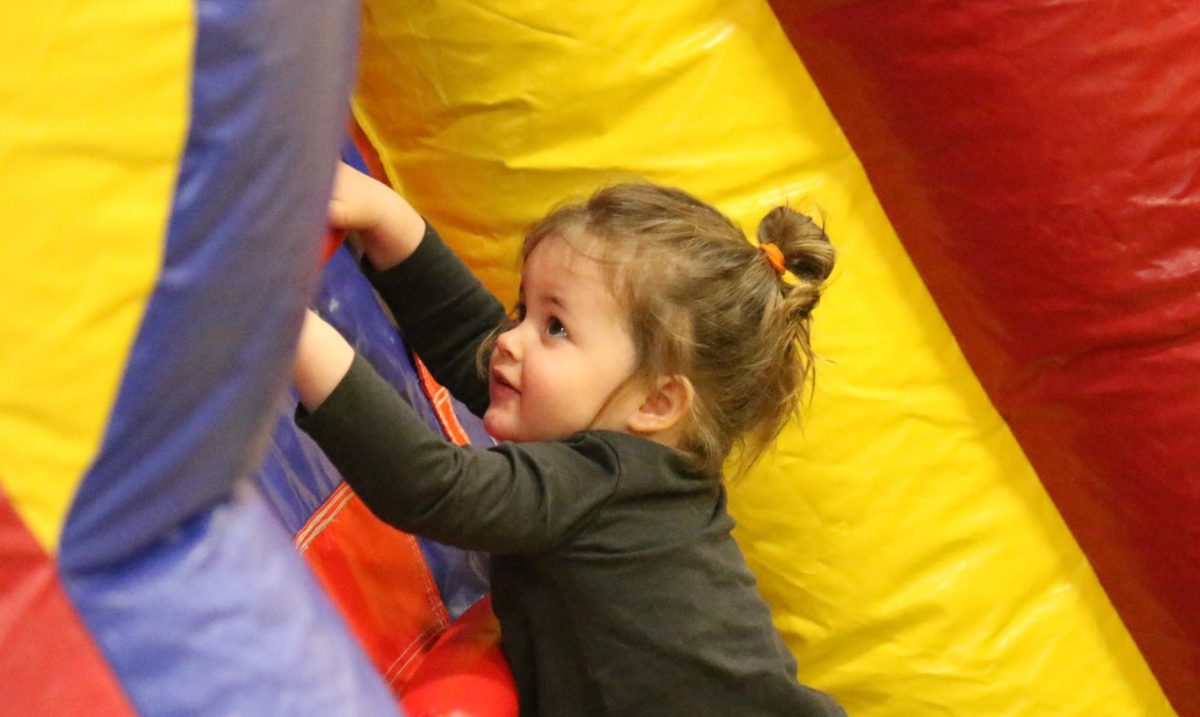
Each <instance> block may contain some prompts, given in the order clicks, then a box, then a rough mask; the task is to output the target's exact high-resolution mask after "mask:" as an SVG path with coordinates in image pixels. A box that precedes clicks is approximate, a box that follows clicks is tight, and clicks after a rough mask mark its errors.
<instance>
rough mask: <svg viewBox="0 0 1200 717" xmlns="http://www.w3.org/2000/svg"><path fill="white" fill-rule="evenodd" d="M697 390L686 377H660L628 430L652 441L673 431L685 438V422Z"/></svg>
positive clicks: (631, 420) (631, 421)
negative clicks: (655, 437) (683, 435)
mask: <svg viewBox="0 0 1200 717" xmlns="http://www.w3.org/2000/svg"><path fill="white" fill-rule="evenodd" d="M695 394H696V392H695V389H693V388H692V382H691V381H689V380H688V379H687V377H686V376H660V377H658V379H657V380H656V381H655V382H654V386H653V387H651V389H650V391H649V392H648V393H647V394H646V397H645V399H644V400H643V401H642V405H641V406H639V407H638V409H637V410H636V411H634V412H633V414H632V415H631V416H630V417H629V424H628V425H629V430H630V431H632V432H633V433H636V434H639V435H643V436H647V437H652V436H656V435H660V434H666V433H669V432H672V431H676V429H678V430H677V431H676V432H678V433H680V434H682V431H683V428H684V419H685V418H686V417H687V416H688V414H689V413H690V412H691V410H692V401H693V400H695Z"/></svg>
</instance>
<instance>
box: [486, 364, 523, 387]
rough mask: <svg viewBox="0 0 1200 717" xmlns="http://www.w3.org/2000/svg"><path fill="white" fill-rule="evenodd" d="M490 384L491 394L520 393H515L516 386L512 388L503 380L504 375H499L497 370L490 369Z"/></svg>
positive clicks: (508, 382)
mask: <svg viewBox="0 0 1200 717" xmlns="http://www.w3.org/2000/svg"><path fill="white" fill-rule="evenodd" d="M491 384H492V386H491V387H492V391H493V392H496V391H499V392H500V393H508V392H511V393H520V392H519V391H517V388H516V386H513V385H512V383H511V382H510V381H509V380H508V379H506V378H504V375H503V374H501V373H500V371H499V370H498V369H492V381H491Z"/></svg>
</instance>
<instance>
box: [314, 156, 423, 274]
mask: <svg viewBox="0 0 1200 717" xmlns="http://www.w3.org/2000/svg"><path fill="white" fill-rule="evenodd" d="M328 222H329V226H331V227H333V228H334V229H341V230H343V231H352V232H357V233H358V234H359V236H361V237H362V239H363V250H364V251H365V252H366V254H367V258H368V259H369V260H370V262H371V265H372V266H374V267H375V268H376V269H379V270H383V269H390V268H391V267H393V266H395V265H396V264H399V263H400V262H402V261H404V260H405V259H407V258H408V257H409V256H410V255H411V254H412V253H413V252H414V251H415V250H416V248H417V245H419V244H420V243H421V238H422V237H424V236H425V220H424V219H422V218H421V215H420V214H418V213H417V212H416V210H415V209H413V208H412V207H411V206H410V205H409V203H408V202H406V201H404V199H403V198H402V197H401V196H400V195H399V194H396V193H395V192H393V191H392V189H391V188H390V187H388V186H387V185H386V184H384V183H382V182H380V181H377V180H376V179H374V178H372V177H369V176H367V175H366V174H363V173H362V172H360V171H358V170H357V169H354V168H353V167H351V166H350V165H348V164H345V163H344V162H339V163H338V167H337V174H336V175H335V176H334V181H333V195H332V196H331V197H330V199H329V211H328Z"/></svg>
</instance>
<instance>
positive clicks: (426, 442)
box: [297, 356, 620, 554]
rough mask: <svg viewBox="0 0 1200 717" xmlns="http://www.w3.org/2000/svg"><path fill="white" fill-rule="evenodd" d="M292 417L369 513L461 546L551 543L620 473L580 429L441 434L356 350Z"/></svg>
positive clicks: (543, 546) (605, 450)
mask: <svg viewBox="0 0 1200 717" xmlns="http://www.w3.org/2000/svg"><path fill="white" fill-rule="evenodd" d="M297 423H298V424H299V425H300V427H301V428H303V429H304V430H305V431H306V432H307V433H308V434H309V435H311V436H312V437H313V438H314V439H315V440H316V442H317V443H318V444H319V445H320V446H321V448H322V449H323V450H324V451H325V454H326V455H327V456H329V459H330V460H331V461H333V464H334V465H335V466H336V467H337V468H338V470H339V471H341V473H342V477H344V478H345V479H346V482H347V483H348V484H349V485H350V487H351V488H353V489H354V491H355V492H356V493H357V494H358V496H359V497H360V498H362V500H363V502H364V503H365V504H366V506H367V507H368V508H370V510H371V512H373V513H374V514H375V515H376V516H377V517H378V518H380V519H381V520H383V521H384V522H386V523H388V524H390V525H392V526H394V527H396V528H399V529H401V530H405V531H407V532H410V533H414V534H417V535H422V536H425V537H429V538H432V539H434V540H437V541H439V542H443V543H447V544H449V545H455V546H458V547H462V548H468V549H475V550H487V551H489V552H493V553H501V554H503V553H539V552H545V551H548V550H551V549H553V548H555V547H557V546H559V545H561V544H562V543H563V542H565V541H566V540H568V539H569V538H570V537H571V536H573V535H574V534H575V533H576V532H577V531H578V530H579V528H580V527H582V526H583V525H584V524H585V522H586V521H587V520H588V518H589V517H591V516H592V515H593V514H594V512H595V511H596V510H597V509H598V508H599V507H601V506H602V505H603V504H604V502H605V501H607V500H608V498H609V497H610V496H611V495H612V493H613V491H614V490H615V487H616V485H617V481H618V477H619V475H620V464H619V462H618V459H617V457H616V453H615V452H614V451H613V449H612V448H611V447H610V446H608V444H606V443H604V441H602V440H600V439H599V438H596V437H594V436H589V435H588V434H579V435H578V436H576V437H573V438H572V439H571V440H570V441H556V442H547V443H523V444H520V445H515V444H511V443H503V444H500V445H498V446H495V447H493V448H489V449H487V450H482V449H478V448H469V447H467V448H460V447H458V446H455V445H453V444H450V443H446V442H445V441H444V440H443V439H442V438H441V437H440V436H438V435H437V434H435V433H434V432H433V431H432V430H431V429H430V428H429V427H428V426H426V425H425V423H424V422H423V421H421V419H420V418H418V417H417V415H416V413H415V412H414V411H413V410H412V408H411V407H410V406H409V405H408V404H407V403H405V402H404V399H402V398H401V397H400V396H399V394H397V393H396V392H395V391H394V390H393V389H392V387H391V386H390V385H389V384H388V383H387V382H386V381H384V380H383V379H382V378H380V377H379V375H378V374H376V373H375V371H374V369H372V368H371V366H370V364H368V363H367V362H366V361H365V360H364V359H363V358H362V357H360V356H356V357H355V359H354V363H353V364H352V365H351V367H350V371H349V372H348V373H347V374H346V377H345V378H344V379H343V380H342V381H341V383H339V384H338V386H337V387H336V388H335V389H334V390H333V393H331V394H330V395H329V397H328V398H327V399H325V402H324V403H322V404H321V406H320V407H318V409H317V410H316V411H315V412H314V413H312V414H308V415H303V414H302V415H300V416H299V417H298V419H297Z"/></svg>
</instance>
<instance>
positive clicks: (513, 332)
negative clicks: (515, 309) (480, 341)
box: [496, 324, 521, 361]
mask: <svg viewBox="0 0 1200 717" xmlns="http://www.w3.org/2000/svg"><path fill="white" fill-rule="evenodd" d="M520 328H521V325H520V324H517V325H516V326H514V327H512V328H511V329H509V330H508V331H505V332H504V333H502V334H500V335H499V336H497V337H496V351H498V352H499V353H501V354H502V355H504V356H505V357H507V358H509V359H512V360H514V361H515V360H517V359H519V358H521V348H520V347H521V342H520V340H518V337H517V331H518V330H519V329H520Z"/></svg>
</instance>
